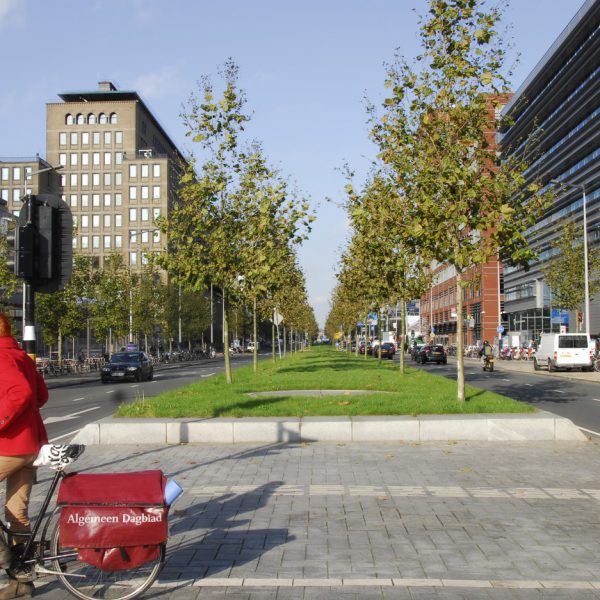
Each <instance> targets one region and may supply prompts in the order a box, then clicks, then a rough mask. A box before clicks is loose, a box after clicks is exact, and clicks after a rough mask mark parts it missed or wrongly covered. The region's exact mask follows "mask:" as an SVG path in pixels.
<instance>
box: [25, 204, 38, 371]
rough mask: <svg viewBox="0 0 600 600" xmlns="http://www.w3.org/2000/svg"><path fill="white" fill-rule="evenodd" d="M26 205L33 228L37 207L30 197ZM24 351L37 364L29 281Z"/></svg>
mask: <svg viewBox="0 0 600 600" xmlns="http://www.w3.org/2000/svg"><path fill="white" fill-rule="evenodd" d="M24 203H25V207H26V210H27V225H28V226H30V227H33V223H34V219H35V206H34V203H33V201H32V199H31V196H30V195H27V196H25V198H24ZM23 350H25V352H27V354H28V355H29V356H30V358H31V360H33V362H35V358H36V339H35V291H34V290H33V285H32V284H31V282H28V281H26V282H24V283H23Z"/></svg>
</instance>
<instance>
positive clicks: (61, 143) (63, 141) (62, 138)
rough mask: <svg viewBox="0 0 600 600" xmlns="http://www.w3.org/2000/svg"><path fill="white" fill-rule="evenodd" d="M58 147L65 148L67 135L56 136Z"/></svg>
mask: <svg viewBox="0 0 600 600" xmlns="http://www.w3.org/2000/svg"><path fill="white" fill-rule="evenodd" d="M58 145H59V146H66V145H67V134H66V133H64V132H63V133H59V134H58Z"/></svg>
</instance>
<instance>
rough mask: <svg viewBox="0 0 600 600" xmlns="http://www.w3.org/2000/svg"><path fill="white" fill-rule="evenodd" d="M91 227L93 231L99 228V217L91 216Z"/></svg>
mask: <svg viewBox="0 0 600 600" xmlns="http://www.w3.org/2000/svg"><path fill="white" fill-rule="evenodd" d="M92 227H94V228H95V229H99V228H100V215H92Z"/></svg>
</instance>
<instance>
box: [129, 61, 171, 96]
mask: <svg viewBox="0 0 600 600" xmlns="http://www.w3.org/2000/svg"><path fill="white" fill-rule="evenodd" d="M181 86H182V83H181V79H180V77H179V73H178V72H177V69H176V68H175V67H172V66H166V67H163V68H162V69H160V70H159V71H156V72H155V73H146V74H144V75H140V76H139V77H137V78H136V79H135V80H134V81H133V86H132V87H133V89H134V90H135V91H136V92H139V93H140V95H141V96H142V97H143V98H148V99H152V98H160V97H162V96H169V95H171V94H173V93H178V92H179V90H180V88H181Z"/></svg>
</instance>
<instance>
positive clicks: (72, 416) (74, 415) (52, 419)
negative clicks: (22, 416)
mask: <svg viewBox="0 0 600 600" xmlns="http://www.w3.org/2000/svg"><path fill="white" fill-rule="evenodd" d="M99 408H100V407H99V406H92V407H91V408H86V409H85V410H80V411H78V412H74V413H71V414H70V415H64V416H62V417H48V418H47V419H44V424H45V425H48V423H60V422H62V421H69V420H71V419H76V418H77V417H78V416H79V415H82V414H84V413H87V412H90V411H92V410H98V409H99Z"/></svg>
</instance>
